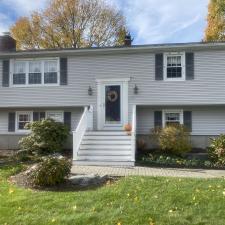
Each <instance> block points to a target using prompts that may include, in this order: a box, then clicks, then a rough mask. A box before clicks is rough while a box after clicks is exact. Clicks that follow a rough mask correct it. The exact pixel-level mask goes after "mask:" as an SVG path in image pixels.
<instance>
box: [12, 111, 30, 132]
mask: <svg viewBox="0 0 225 225" xmlns="http://www.w3.org/2000/svg"><path fill="white" fill-rule="evenodd" d="M20 114H30V122H33V111H16V118H15V132H18V133H29V130H26V129H25V130H21V129H19V128H18V127H19V126H18V122H19V121H18V116H19V115H20Z"/></svg>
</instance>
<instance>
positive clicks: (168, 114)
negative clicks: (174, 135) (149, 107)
mask: <svg viewBox="0 0 225 225" xmlns="http://www.w3.org/2000/svg"><path fill="white" fill-rule="evenodd" d="M179 124H183V110H163V127H166V126H173V125H179Z"/></svg>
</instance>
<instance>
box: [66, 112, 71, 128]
mask: <svg viewBox="0 0 225 225" xmlns="http://www.w3.org/2000/svg"><path fill="white" fill-rule="evenodd" d="M64 124H65V125H66V126H68V128H69V130H71V112H64Z"/></svg>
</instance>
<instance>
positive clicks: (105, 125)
mask: <svg viewBox="0 0 225 225" xmlns="http://www.w3.org/2000/svg"><path fill="white" fill-rule="evenodd" d="M99 92H100V93H99V95H100V96H99V108H98V129H99V130H122V129H123V126H124V124H126V123H127V121H128V84H127V82H125V81H122V82H121V81H114V82H107V81H105V82H104V81H103V82H101V83H100V88H99Z"/></svg>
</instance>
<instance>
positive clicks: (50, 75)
mask: <svg viewBox="0 0 225 225" xmlns="http://www.w3.org/2000/svg"><path fill="white" fill-rule="evenodd" d="M57 68H58V64H57V61H56V60H48V61H45V62H44V83H45V84H55V83H57V82H58V81H57V80H58V73H57Z"/></svg>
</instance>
